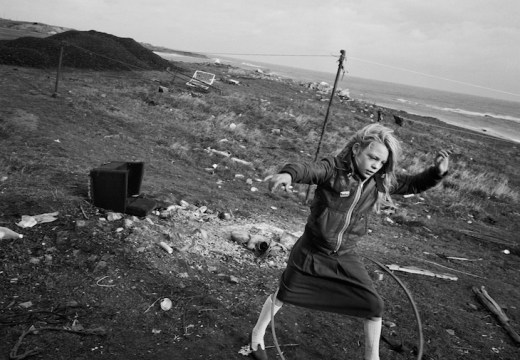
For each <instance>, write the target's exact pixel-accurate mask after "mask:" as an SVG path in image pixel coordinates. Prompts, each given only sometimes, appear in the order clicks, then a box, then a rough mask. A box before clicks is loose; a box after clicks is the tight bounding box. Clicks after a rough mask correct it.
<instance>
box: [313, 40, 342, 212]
mask: <svg viewBox="0 0 520 360" xmlns="http://www.w3.org/2000/svg"><path fill="white" fill-rule="evenodd" d="M340 54H341V55H340V56H339V59H338V71H337V72H336V79H335V80H334V86H333V87H332V93H331V94H330V100H329V106H328V107H327V113H326V114H325V120H324V121H323V126H322V128H321V136H320V141H319V142H318V148H317V149H316V154H315V155H314V161H316V160H318V156H319V154H320V150H321V142H322V141H323V135H324V134H325V129H326V127H327V122H328V121H329V113H330V107H331V106H332V101H333V100H334V95H335V93H336V87H337V86H338V79H339V74H340V73H341V70H343V61H345V50H340ZM310 192H311V185H309V187H308V188H307V196H306V197H305V201H306V202H308V201H309V196H310Z"/></svg>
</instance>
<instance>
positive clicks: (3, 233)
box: [0, 226, 23, 239]
mask: <svg viewBox="0 0 520 360" xmlns="http://www.w3.org/2000/svg"><path fill="white" fill-rule="evenodd" d="M21 238H23V235H22V234H18V233H17V232H14V231H13V230H11V229H8V228H5V227H1V226H0V239H21Z"/></svg>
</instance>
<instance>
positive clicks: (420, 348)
mask: <svg viewBox="0 0 520 360" xmlns="http://www.w3.org/2000/svg"><path fill="white" fill-rule="evenodd" d="M363 257H364V258H365V259H367V260H370V261H372V262H373V263H374V264H376V265H377V266H379V267H380V268H381V269H382V270H383V271H385V272H386V273H387V274H389V275H390V276H391V277H392V278H393V279H394V280H395V281H397V283H398V284H399V286H401V288H402V289H403V290H404V292H405V293H406V296H407V297H408V300H409V301H410V304H411V305H412V309H413V312H414V314H415V319H416V320H417V332H418V333H419V346H418V351H417V360H421V359H422V356H423V351H424V336H423V331H422V323H421V316H420V315H419V310H417V305H416V304H415V301H414V300H413V298H412V294H411V293H410V291H409V290H408V289H407V288H406V286H405V285H404V284H403V282H402V281H401V279H399V278H398V277H397V276H396V275H394V273H393V272H392V271H390V269H388V268H387V267H386V266H385V265H383V264H381V263H380V262H379V261H377V260H374V259H372V258H370V257H368V256H363ZM277 295H278V289H276V292H275V293H274V294H273V298H272V301H271V303H272V305H271V332H272V333H273V341H274V346H275V348H276V351H278V355H280V359H282V360H285V357H284V356H283V353H282V350H281V349H280V345H279V344H278V339H277V337H276V329H275V325H274V306H275V303H276V297H277Z"/></svg>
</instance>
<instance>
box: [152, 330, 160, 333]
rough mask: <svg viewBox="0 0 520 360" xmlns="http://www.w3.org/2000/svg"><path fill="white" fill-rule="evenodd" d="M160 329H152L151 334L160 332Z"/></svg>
mask: <svg viewBox="0 0 520 360" xmlns="http://www.w3.org/2000/svg"><path fill="white" fill-rule="evenodd" d="M160 333H161V330H159V329H152V334H160Z"/></svg>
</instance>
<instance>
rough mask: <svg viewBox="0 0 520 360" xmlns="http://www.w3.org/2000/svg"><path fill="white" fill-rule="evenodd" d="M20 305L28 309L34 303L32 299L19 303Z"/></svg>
mask: <svg viewBox="0 0 520 360" xmlns="http://www.w3.org/2000/svg"><path fill="white" fill-rule="evenodd" d="M18 306H20V307H23V308H24V309H27V308H30V307H31V306H33V303H32V301H26V302H23V303H19V304H18Z"/></svg>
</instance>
